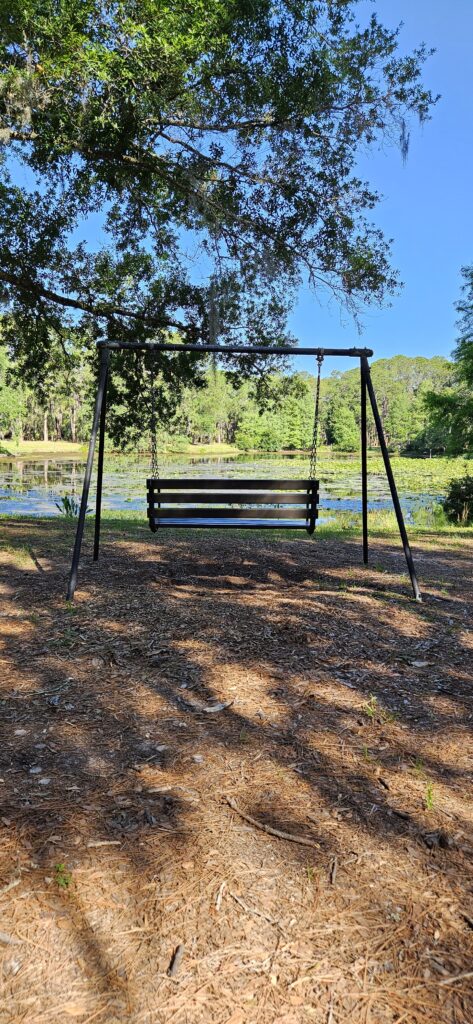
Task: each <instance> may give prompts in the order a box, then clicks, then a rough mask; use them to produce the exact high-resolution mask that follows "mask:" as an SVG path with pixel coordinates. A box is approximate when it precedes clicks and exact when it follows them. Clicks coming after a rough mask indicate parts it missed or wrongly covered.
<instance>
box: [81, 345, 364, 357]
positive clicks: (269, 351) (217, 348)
mask: <svg viewBox="0 0 473 1024" xmlns="http://www.w3.org/2000/svg"><path fill="white" fill-rule="evenodd" d="M97 347H98V348H106V349H118V350H120V351H121V350H122V349H132V350H134V351H137V352H145V351H148V350H149V351H150V352H221V353H222V355H232V354H233V353H245V354H247V355H252V354H254V355H263V356H319V355H321V356H350V357H352V358H355V359H360V358H361V357H363V356H364V357H365V358H369V357H371V356H372V355H373V349H371V348H321V347H319V348H312V347H309V348H307V347H306V346H304V347H301V348H291V347H290V345H277V346H275V347H274V348H270V347H269V346H267V345H197V344H190V343H186V342H184V343H183V344H182V345H179V344H176V343H175V342H166V343H164V344H161V343H160V342H156V343H155V342H151V343H150V344H145V343H143V342H140V341H137V342H135V341H99V342H98V343H97Z"/></svg>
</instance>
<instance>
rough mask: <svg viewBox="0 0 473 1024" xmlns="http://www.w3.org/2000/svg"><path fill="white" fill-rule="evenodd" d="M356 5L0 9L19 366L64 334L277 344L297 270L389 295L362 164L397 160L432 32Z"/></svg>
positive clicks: (292, 0)
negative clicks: (411, 34)
mask: <svg viewBox="0 0 473 1024" xmlns="http://www.w3.org/2000/svg"><path fill="white" fill-rule="evenodd" d="M359 9H360V5H359V4H357V3H355V2H354V0H336V2H335V0H280V2H279V3H278V4H276V5H275V4H273V3H271V2H270V0H258V3H254V2H253V0H205V2H204V0H192V3H188V2H185V0H177V2H175V0H174V2H172V3H171V2H169V0H139V2H138V0H116V2H114V3H109V2H108V0H60V2H59V3H58V2H57V0H11V3H10V4H9V5H8V8H7V6H5V5H3V7H2V10H1V11H0V47H1V56H0V61H1V68H0V72H1V79H0V143H1V149H2V163H1V168H0V170H1V177H0V289H1V290H0V298H1V301H2V303H3V308H4V310H5V313H6V315H5V317H4V336H5V337H7V339H9V341H10V344H11V345H12V346H13V347H14V350H15V354H16V358H17V359H18V360H19V364H20V365H21V367H22V373H23V375H24V376H26V377H27V378H29V379H32V378H35V376H36V375H37V373H38V370H39V369H40V368H41V367H42V366H43V364H44V360H45V358H48V353H49V352H50V351H51V349H52V348H54V347H56V348H57V347H61V346H62V348H63V350H64V351H65V352H66V353H67V352H68V351H69V346H70V345H71V338H72V339H73V340H74V339H77V338H79V339H80V343H81V344H82V345H87V344H89V345H91V343H92V342H93V341H95V340H98V339H100V338H114V339H130V338H134V339H137V340H147V339H151V338H153V339H156V338H159V337H160V336H162V334H163V332H166V333H167V332H169V331H177V332H178V333H179V336H180V337H182V338H186V339H189V340H200V339H201V340H209V339H212V338H214V337H217V336H218V337H219V339H220V340H221V341H222V342H225V341H226V340H232V341H235V340H237V339H238V337H239V336H241V337H244V339H245V340H246V341H248V342H249V343H251V342H252V341H255V340H257V341H258V342H259V343H266V344H268V345H270V344H271V343H272V342H273V341H274V340H275V339H277V340H279V341H280V340H281V338H282V337H283V336H285V332H286V316H287V311H288V308H289V307H290V305H291V302H292V300H293V296H294V294H295V289H296V288H297V287H298V286H299V284H300V282H301V280H302V279H303V278H305V279H307V280H309V281H310V283H311V284H312V285H314V286H315V287H317V286H321V287H328V288H330V289H331V290H332V291H333V292H334V293H335V294H336V295H337V297H338V298H339V299H341V300H343V301H344V302H346V303H348V305H349V306H350V307H351V308H353V309H355V308H356V307H357V304H358V303H360V302H365V301H378V302H379V301H382V300H383V299H384V297H385V296H386V294H389V292H390V291H392V290H393V288H395V286H396V280H397V279H396V274H395V272H394V271H393V269H392V268H391V265H390V257H389V245H388V244H387V242H386V241H385V239H384V238H383V236H382V234H381V232H380V231H379V230H378V229H377V228H376V226H373V225H372V224H371V220H370V218H371V211H372V209H373V208H374V207H375V206H376V203H377V199H378V197H377V195H376V192H375V191H374V190H373V189H372V188H371V187H370V186H369V184H368V183H366V182H364V181H362V180H360V178H359V176H358V174H357V171H356V164H357V158H358V155H359V152H360V148H362V147H366V146H369V145H371V144H373V143H375V142H376V141H379V140H384V141H386V140H388V141H390V142H393V143H396V144H399V145H400V147H401V150H402V151H403V153H405V152H406V150H407V146H408V140H409V132H410V124H411V121H412V119H416V118H418V119H420V120H421V121H423V120H425V119H426V118H427V117H428V116H429V110H430V108H431V105H432V103H433V102H434V97H432V95H431V93H430V91H429V90H428V89H427V88H426V87H425V86H424V85H423V82H422V78H421V75H422V70H423V65H424V62H425V59H426V57H427V51H426V50H425V48H424V46H422V45H421V46H420V47H419V48H418V49H417V50H416V51H414V52H413V53H410V54H408V55H402V54H401V53H400V50H399V39H398V32H397V31H396V30H390V29H387V28H385V27H384V26H383V25H381V24H380V23H379V21H378V19H377V17H376V15H375V14H369V13H368V15H367V17H366V19H365V21H364V22H363V23H359V22H358V20H357V17H358V15H357V11H359ZM20 170H21V173H19V172H20ZM286 336H287V335H286ZM170 362H171V360H170V359H164V358H163V360H162V363H161V366H162V368H163V370H164V371H165V372H167V371H168V367H169V365H170ZM190 363H192V361H190ZM188 365H190V364H189V363H188ZM193 365H194V366H195V361H194V363H193ZM133 379H134V377H133V373H132V372H131V371H130V372H129V381H128V383H129V386H130V389H131V393H133Z"/></svg>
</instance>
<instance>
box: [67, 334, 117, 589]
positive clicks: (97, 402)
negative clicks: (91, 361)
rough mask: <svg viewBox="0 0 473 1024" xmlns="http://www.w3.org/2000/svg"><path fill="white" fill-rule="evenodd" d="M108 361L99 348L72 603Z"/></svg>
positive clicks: (72, 575) (74, 555)
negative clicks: (98, 366)
mask: <svg viewBox="0 0 473 1024" xmlns="http://www.w3.org/2000/svg"><path fill="white" fill-rule="evenodd" d="M109 359H110V353H109V350H108V349H107V348H101V350H100V370H99V381H98V387H97V395H96V398H95V407H94V418H93V422H92V433H91V435H90V441H89V451H88V455H87V463H86V467H85V474H84V483H83V486H82V498H81V503H80V511H79V519H78V521H77V530H76V539H75V542H74V551H73V552H72V563H71V571H70V575H69V582H68V585H67V594H66V597H67V600H68V601H72V600H73V598H74V591H75V589H76V585H77V571H78V568H79V559H80V551H81V547H82V538H83V536H84V526H85V516H86V512H87V502H88V500H89V489H90V478H91V476H92V465H93V461H94V453H95V442H96V440H97V431H98V428H99V420H100V414H101V411H102V403H103V398H104V394H105V385H106V382H107V374H108V363H109Z"/></svg>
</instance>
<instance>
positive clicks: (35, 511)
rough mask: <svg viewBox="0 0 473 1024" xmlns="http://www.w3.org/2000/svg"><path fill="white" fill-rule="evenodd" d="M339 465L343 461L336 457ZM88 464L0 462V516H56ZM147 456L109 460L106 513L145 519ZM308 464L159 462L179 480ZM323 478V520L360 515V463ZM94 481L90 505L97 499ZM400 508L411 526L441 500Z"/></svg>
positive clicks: (375, 504)
mask: <svg viewBox="0 0 473 1024" xmlns="http://www.w3.org/2000/svg"><path fill="white" fill-rule="evenodd" d="M337 461H338V462H339V461H340V456H339V455H338V456H337ZM84 468H85V462H84V461H83V460H81V459H67V458H65V459H59V458H56V459H39V458H35V459H28V458H17V459H12V460H11V461H0V512H2V513H4V514H5V513H7V514H9V515H28V516H31V515H33V516H45V515H46V516H57V515H60V511H59V509H58V508H57V506H56V502H60V499H61V498H62V497H63V496H65V495H72V494H74V495H77V496H79V495H80V493H81V488H82V479H83V474H84ZM149 472H150V470H149V460H148V459H147V458H146V457H143V456H141V457H136V456H130V457H127V456H123V455H120V456H116V455H107V456H106V459H105V469H104V480H103V508H105V509H109V510H117V511H119V510H121V511H123V510H127V509H130V510H137V511H141V512H142V513H143V518H144V519H146V477H147V476H148V475H149ZM307 473H308V460H307V458H303V457H302V456H300V455H283V456H281V455H274V456H273V455H267V456H266V455H265V456H253V455H247V454H244V455H237V456H228V457H227V456H225V457H222V456H195V457H191V458H189V456H183V455H182V456H180V455H172V456H170V455H167V456H165V457H164V458H163V459H161V476H163V477H164V476H176V477H192V476H196V477H200V476H203V477H205V476H209V477H220V476H222V477H228V476H236V477H263V478H264V477H274V478H281V477H289V478H291V477H306V476H307ZM318 477H319V479H320V506H321V508H320V511H321V516H320V519H321V521H323V520H325V521H327V520H329V519H333V518H334V517H336V516H337V515H338V514H340V513H341V512H344V513H346V512H351V513H358V512H360V511H361V481H360V473H359V460H358V459H357V458H353V457H347V459H346V475H345V474H344V475H343V477H342V478H341V477H340V474H339V473H338V474H337V475H335V473H334V472H333V471H332V472H331V470H330V459H324V460H323V461H322V462H321V463H320V465H319V469H318ZM94 483H95V477H93V479H92V487H91V492H90V504H91V505H93V502H94V496H95V488H94ZM368 491H369V508H370V510H373V511H374V510H380V511H381V510H389V509H391V508H392V503H391V499H390V495H389V489H388V485H387V481H386V478H385V477H384V476H382V475H375V474H370V475H369V478H368ZM400 498H401V504H402V506H403V510H404V513H405V516H406V518H407V520H408V521H412V519H413V518H415V516H416V514H418V513H419V510H424V513H425V512H427V513H428V510H429V509H432V508H433V507H434V505H435V503H436V502H437V501H438V496H436V495H432V494H414V493H412V492H408V491H404V492H403V491H402V490H401V491H400Z"/></svg>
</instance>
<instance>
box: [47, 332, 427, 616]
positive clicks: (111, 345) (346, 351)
mask: <svg viewBox="0 0 473 1024" xmlns="http://www.w3.org/2000/svg"><path fill="white" fill-rule="evenodd" d="M97 347H98V349H99V352H100V365H99V374H98V384H97V393H96V398H95V405H94V415H93V422H92V430H91V434H90V441H89V449H88V454H87V462H86V467H85V473H84V483H83V487H82V498H81V504H80V511H79V517H78V521H77V530H76V536H75V542H74V549H73V552H72V562H71V570H70V574H69V581H68V586H67V595H66V596H67V600H68V601H72V600H73V598H74V593H75V590H76V586H77V576H78V570H79V562H80V554H81V548H82V540H83V536H84V527H85V518H86V512H87V505H88V500H89V490H90V481H91V476H92V467H93V461H94V455H95V448H96V444H97V436H98V439H99V444H98V461H97V488H96V496H95V529H94V552H93V559H94V562H97V561H98V557H99V550H100V523H101V509H102V482H103V464H104V451H105V427H106V412H107V383H108V378H109V370H110V355H111V353H112V352H113V351H117V350H118V351H124V350H131V351H135V352H138V351H141V352H144V351H147V352H174V351H176V352H180V353H183V352H202V353H205V352H208V353H215V354H218V353H221V354H222V355H232V354H239V353H246V354H250V355H251V354H255V355H281V356H282V355H287V356H315V357H316V358H317V359H320V358H321V357H326V356H336V357H341V358H342V357H348V358H351V359H357V360H359V365H360V410H361V422H360V426H361V502H362V537H363V540H362V545H363V562H364V564H365V565H367V564H368V444H367V418H366V414H367V398H369V401H370V405H371V409H372V413H373V418H374V422H375V426H376V432H377V435H378V441H379V446H380V449H381V454H382V457H383V462H384V468H385V471H386V476H387V479H388V483H389V489H390V492H391V498H392V502H393V506H394V511H395V514H396V519H397V525H398V529H399V534H400V538H401V542H402V547H403V551H404V556H405V559H406V564H407V568H408V572H409V576H410V580H411V584H412V590H413V594H414V598H415V600H416V601H419V602H420V601H422V595H421V592H420V588H419V583H418V580H417V575H416V570H415V566H414V560H413V557H412V552H411V548H410V545H409V539H408V536H407V530H406V525H405V522H404V516H403V513H402V508H401V503H400V501H399V495H398V493H397V487H396V482H395V479H394V474H393V470H392V466H391V460H390V458H389V452H388V447H387V444H386V438H385V436H384V431H383V424H382V421H381V416H380V413H379V409H378V404H377V401H376V395H375V391H374V387H373V381H372V379H371V372H370V365H369V362H368V360H369V359H370V358H371V357H372V356H373V350H372V349H369V348H321V347H317V348H313V347H309V348H307V347H300V348H291V347H289V346H278V347H275V348H268V347H266V346H262V345H229V346H226V345H225V346H224V345H198V344H193V343H192V344H191V343H187V344H186V343H184V344H176V343H173V342H169V343H163V344H161V343H155V344H142V343H138V342H137V343H135V342H120V341H107V342H99V344H98V346H97Z"/></svg>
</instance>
